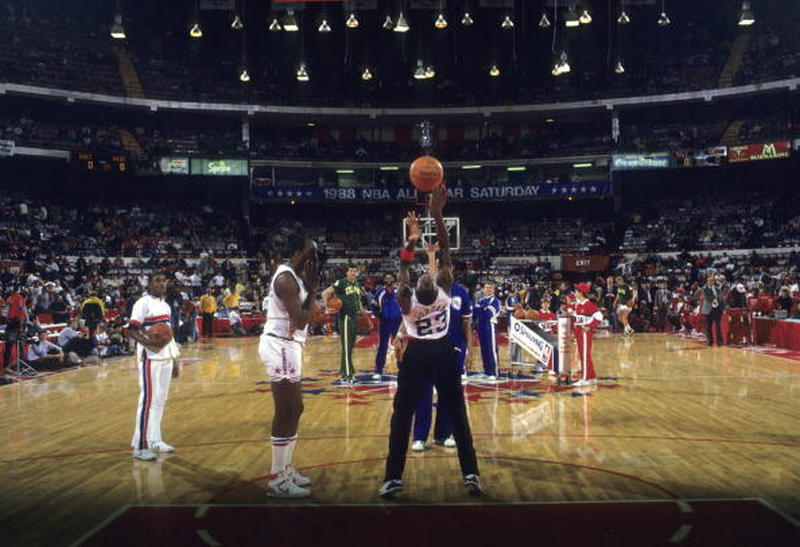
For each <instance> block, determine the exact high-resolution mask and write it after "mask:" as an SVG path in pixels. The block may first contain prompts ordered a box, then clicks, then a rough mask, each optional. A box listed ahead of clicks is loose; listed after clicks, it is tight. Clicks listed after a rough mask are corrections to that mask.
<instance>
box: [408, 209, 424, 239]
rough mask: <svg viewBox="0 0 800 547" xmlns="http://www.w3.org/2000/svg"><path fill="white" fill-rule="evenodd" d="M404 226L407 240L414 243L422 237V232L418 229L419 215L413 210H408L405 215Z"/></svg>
mask: <svg viewBox="0 0 800 547" xmlns="http://www.w3.org/2000/svg"><path fill="white" fill-rule="evenodd" d="M406 228H407V237H406V239H407V240H408V241H409V242H413V243H416V242H417V241H419V238H420V237H422V232H421V231H420V229H419V217H418V216H417V213H415V212H414V211H409V212H408V214H407V215H406Z"/></svg>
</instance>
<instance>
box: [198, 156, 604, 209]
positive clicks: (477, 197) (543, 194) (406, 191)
mask: <svg viewBox="0 0 800 547" xmlns="http://www.w3.org/2000/svg"><path fill="white" fill-rule="evenodd" d="M192 161H194V160H192ZM192 174H195V172H194V164H192ZM611 194H612V185H611V182H610V181H607V180H605V181H592V182H589V181H584V182H576V183H568V184H528V185H513V184H511V185H505V186H486V187H484V186H466V187H459V188H452V187H451V188H448V189H447V197H448V199H452V200H456V201H459V200H461V201H492V200H516V199H523V200H527V199H540V198H572V197H596V196H610V195H611ZM252 195H253V199H256V200H262V201H376V202H377V201H397V200H403V201H409V200H414V199H415V198H416V193H415V190H414V188H413V187H411V186H410V185H409V186H404V187H402V188H318V187H306V186H254V187H253V192H252Z"/></svg>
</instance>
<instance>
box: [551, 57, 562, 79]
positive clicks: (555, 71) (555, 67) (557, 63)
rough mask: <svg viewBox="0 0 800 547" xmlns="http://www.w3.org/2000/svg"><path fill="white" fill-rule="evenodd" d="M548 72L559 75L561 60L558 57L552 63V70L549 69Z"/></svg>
mask: <svg viewBox="0 0 800 547" xmlns="http://www.w3.org/2000/svg"><path fill="white" fill-rule="evenodd" d="M550 74H552V75H553V76H561V62H560V61H559V60H558V59H556V61H555V62H554V63H553V70H551V71H550Z"/></svg>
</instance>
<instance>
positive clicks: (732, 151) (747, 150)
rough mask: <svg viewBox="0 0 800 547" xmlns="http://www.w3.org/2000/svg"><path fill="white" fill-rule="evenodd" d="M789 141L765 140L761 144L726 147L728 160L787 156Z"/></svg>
mask: <svg viewBox="0 0 800 547" xmlns="http://www.w3.org/2000/svg"><path fill="white" fill-rule="evenodd" d="M791 148H792V143H791V142H790V141H777V142H765V143H761V144H745V145H742V146H730V147H728V162H729V163H741V162H744V161H761V160H777V159H782V158H788V157H789V154H791Z"/></svg>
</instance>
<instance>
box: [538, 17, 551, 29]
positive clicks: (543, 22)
mask: <svg viewBox="0 0 800 547" xmlns="http://www.w3.org/2000/svg"><path fill="white" fill-rule="evenodd" d="M539 28H550V19H548V18H547V14H546V13H542V18H541V19H539Z"/></svg>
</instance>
